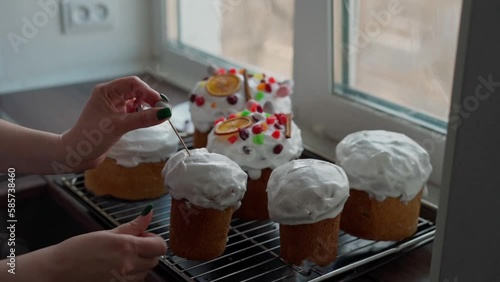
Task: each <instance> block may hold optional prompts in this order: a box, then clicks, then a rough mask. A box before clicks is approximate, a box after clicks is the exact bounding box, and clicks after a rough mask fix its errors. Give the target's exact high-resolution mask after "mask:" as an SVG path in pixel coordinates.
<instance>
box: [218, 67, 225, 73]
mask: <svg viewBox="0 0 500 282" xmlns="http://www.w3.org/2000/svg"><path fill="white" fill-rule="evenodd" d="M225 73H226V69H223V68H220V69H218V70H217V74H225Z"/></svg>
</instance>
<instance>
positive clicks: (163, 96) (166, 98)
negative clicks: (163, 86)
mask: <svg viewBox="0 0 500 282" xmlns="http://www.w3.org/2000/svg"><path fill="white" fill-rule="evenodd" d="M160 96H161V99H162V100H163V102H165V103H168V102H169V101H170V100H169V99H168V97H167V95H165V94H163V93H160Z"/></svg>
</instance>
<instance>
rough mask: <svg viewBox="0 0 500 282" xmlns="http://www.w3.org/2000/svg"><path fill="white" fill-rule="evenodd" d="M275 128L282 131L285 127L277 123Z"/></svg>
mask: <svg viewBox="0 0 500 282" xmlns="http://www.w3.org/2000/svg"><path fill="white" fill-rule="evenodd" d="M274 128H276V129H279V130H282V129H283V126H281V125H279V124H278V123H275V124H274Z"/></svg>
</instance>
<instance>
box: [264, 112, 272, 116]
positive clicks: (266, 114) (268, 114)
mask: <svg viewBox="0 0 500 282" xmlns="http://www.w3.org/2000/svg"><path fill="white" fill-rule="evenodd" d="M264 115H265V116H266V117H270V116H272V114H270V113H265V114H264Z"/></svg>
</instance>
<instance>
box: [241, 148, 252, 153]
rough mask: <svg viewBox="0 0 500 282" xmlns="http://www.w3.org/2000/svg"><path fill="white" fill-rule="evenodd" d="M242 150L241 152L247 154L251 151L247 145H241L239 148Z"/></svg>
mask: <svg viewBox="0 0 500 282" xmlns="http://www.w3.org/2000/svg"><path fill="white" fill-rule="evenodd" d="M241 149H242V150H243V153H245V154H247V155H249V154H250V152H251V151H252V150H251V149H250V148H248V147H247V146H243V148H241Z"/></svg>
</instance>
